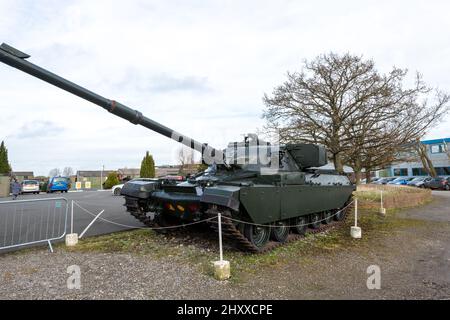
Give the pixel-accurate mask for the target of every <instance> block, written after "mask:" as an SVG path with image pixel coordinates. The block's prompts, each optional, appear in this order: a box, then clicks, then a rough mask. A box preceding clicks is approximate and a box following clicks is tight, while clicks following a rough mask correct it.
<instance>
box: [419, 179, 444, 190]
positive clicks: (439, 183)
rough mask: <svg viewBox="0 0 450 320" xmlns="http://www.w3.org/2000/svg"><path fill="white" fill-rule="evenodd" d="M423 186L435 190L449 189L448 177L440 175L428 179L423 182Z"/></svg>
mask: <svg viewBox="0 0 450 320" xmlns="http://www.w3.org/2000/svg"><path fill="white" fill-rule="evenodd" d="M424 187H425V188H429V189H437V190H450V184H449V181H448V179H446V178H442V177H437V178H432V179H430V180H429V181H427V182H425V183H424Z"/></svg>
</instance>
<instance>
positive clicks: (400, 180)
mask: <svg viewBox="0 0 450 320" xmlns="http://www.w3.org/2000/svg"><path fill="white" fill-rule="evenodd" d="M412 179H414V177H399V178H397V179H394V180H392V181H389V182H388V183H387V184H396V185H402V186H406V185H407V184H408V182H409V181H411V180H412Z"/></svg>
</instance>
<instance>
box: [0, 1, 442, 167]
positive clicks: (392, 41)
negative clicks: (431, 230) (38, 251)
mask: <svg viewBox="0 0 450 320" xmlns="http://www.w3.org/2000/svg"><path fill="white" fill-rule="evenodd" d="M449 9H450V4H448V2H447V1H428V2H424V1H396V2H392V1H368V2H365V3H364V5H363V4H361V2H359V1H339V2H334V1H315V2H306V1H304V2H303V3H302V2H300V1H256V0H255V1H245V2H243V1H208V2H205V1H126V2H125V1H87V0H85V1H66V2H64V1H56V0H54V1H49V0H47V1H31V0H29V1H17V0H16V1H9V0H6V1H5V0H0V13H2V19H1V20H0V41H4V42H6V43H9V44H11V45H13V46H15V47H17V48H18V49H20V50H22V51H24V52H26V53H29V54H31V55H32V57H31V59H30V61H31V62H34V63H36V64H38V65H41V66H43V67H45V68H47V69H49V70H51V71H53V72H55V73H57V74H59V75H61V76H63V77H66V78H67V79H69V80H72V81H74V82H76V83H78V84H80V85H83V86H85V87H87V88H89V89H91V90H92V91H94V92H97V93H99V94H101V95H104V96H105V97H108V98H112V99H116V100H117V101H120V102H122V103H124V104H126V105H128V106H130V107H133V108H136V109H139V110H141V111H142V112H143V113H144V114H145V115H147V116H148V117H150V118H152V119H154V120H156V121H158V122H161V123H163V124H165V125H166V126H169V127H171V128H173V129H176V130H177V131H180V132H182V133H185V134H187V135H190V136H192V137H193V138H195V139H197V140H200V141H205V142H208V143H210V144H211V145H214V146H217V147H224V146H226V144H227V142H228V141H232V140H236V139H239V138H241V134H242V133H245V132H253V131H255V130H256V128H257V127H261V126H262V124H263V120H262V119H261V113H262V108H263V105H262V95H263V93H264V92H271V90H272V88H273V87H274V86H276V85H278V84H279V83H281V82H282V81H283V80H284V78H285V73H286V71H287V70H296V69H298V68H299V66H300V63H301V61H302V60H303V59H311V58H314V57H315V56H316V55H318V54H320V53H323V52H328V51H338V52H345V51H349V52H352V53H356V54H364V56H365V57H367V58H373V59H374V60H375V61H376V63H377V65H378V66H379V68H380V70H381V71H387V70H389V69H390V68H391V67H392V66H393V65H396V66H398V67H404V68H408V69H410V70H411V71H415V70H419V71H420V72H422V73H423V74H424V76H425V80H426V81H427V82H428V83H429V84H430V85H433V86H439V87H440V88H441V89H443V90H446V91H450V89H449V88H450V80H449V78H448V74H447V73H448V70H450V60H449V59H447V57H448V55H449V54H450V42H449V40H448V39H450V34H449V32H450V31H449V30H450V21H449V20H448V19H447V13H448V11H449ZM4 13H7V14H4ZM0 85H1V86H0V95H1V96H0V110H1V114H2V116H1V118H0V137H6V140H7V141H6V143H7V146H8V147H9V150H10V160H11V162H12V164H13V167H14V169H17V170H35V171H37V172H38V173H42V174H46V173H47V172H48V170H49V169H51V168H54V167H61V168H62V167H65V166H68V165H71V166H73V167H75V168H76V169H95V168H99V167H100V166H101V165H102V164H105V165H106V166H107V167H108V168H117V167H119V166H128V167H132V166H138V165H139V162H140V160H141V158H142V156H143V154H144V152H145V150H150V151H151V152H152V153H153V154H154V156H155V159H156V161H157V163H159V164H162V163H169V162H174V161H175V156H174V155H175V152H174V150H175V149H176V148H177V147H178V146H177V144H176V143H175V142H173V141H170V140H168V139H167V138H164V137H160V136H158V134H156V133H153V132H150V131H149V130H147V129H145V128H140V127H137V126H133V125H131V124H130V123H129V122H127V121H124V120H122V119H118V118H116V117H114V116H112V115H110V114H108V113H106V112H105V111H104V110H102V109H101V108H99V107H97V106H95V105H92V104H91V103H88V102H86V101H83V100H82V99H79V98H77V97H74V96H72V95H70V94H68V93H66V92H63V91H61V90H60V89H57V88H54V87H52V86H50V85H48V84H46V83H43V82H42V81H40V80H38V79H34V78H32V77H30V76H28V75H26V74H22V73H20V72H18V71H17V70H13V69H11V68H9V67H8V66H5V65H0ZM36 122H38V123H44V122H49V123H51V124H55V125H57V126H58V127H60V128H63V129H64V130H58V133H53V134H52V135H48V136H45V137H43V136H35V137H34V140H33V141H29V140H30V139H19V138H18V137H17V136H14V134H13V133H14V132H17V131H20V130H21V128H23V127H24V126H26V125H27V124H29V123H36ZM449 129H450V119H447V121H445V122H443V123H442V124H441V125H440V126H438V127H436V128H434V129H433V130H431V131H430V133H429V134H428V135H427V137H428V138H435V137H436V138H437V137H442V136H449V133H450V130H449ZM55 150H58V151H57V152H56V151H55ZM29 154H32V155H33V157H32V158H31V159H30V157H29V156H28V155H29Z"/></svg>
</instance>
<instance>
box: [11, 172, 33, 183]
mask: <svg viewBox="0 0 450 320" xmlns="http://www.w3.org/2000/svg"><path fill="white" fill-rule="evenodd" d="M11 176H12V177H15V178H16V179H17V180H18V181H19V182H22V181H23V180H28V179H33V178H34V172H33V171H13V172H11Z"/></svg>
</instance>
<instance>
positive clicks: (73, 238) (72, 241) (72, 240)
mask: <svg viewBox="0 0 450 320" xmlns="http://www.w3.org/2000/svg"><path fill="white" fill-rule="evenodd" d="M71 206H72V208H71V210H70V233H69V234H66V246H68V247H71V246H74V245H76V244H77V243H78V234H76V233H73V200H72V203H71Z"/></svg>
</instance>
